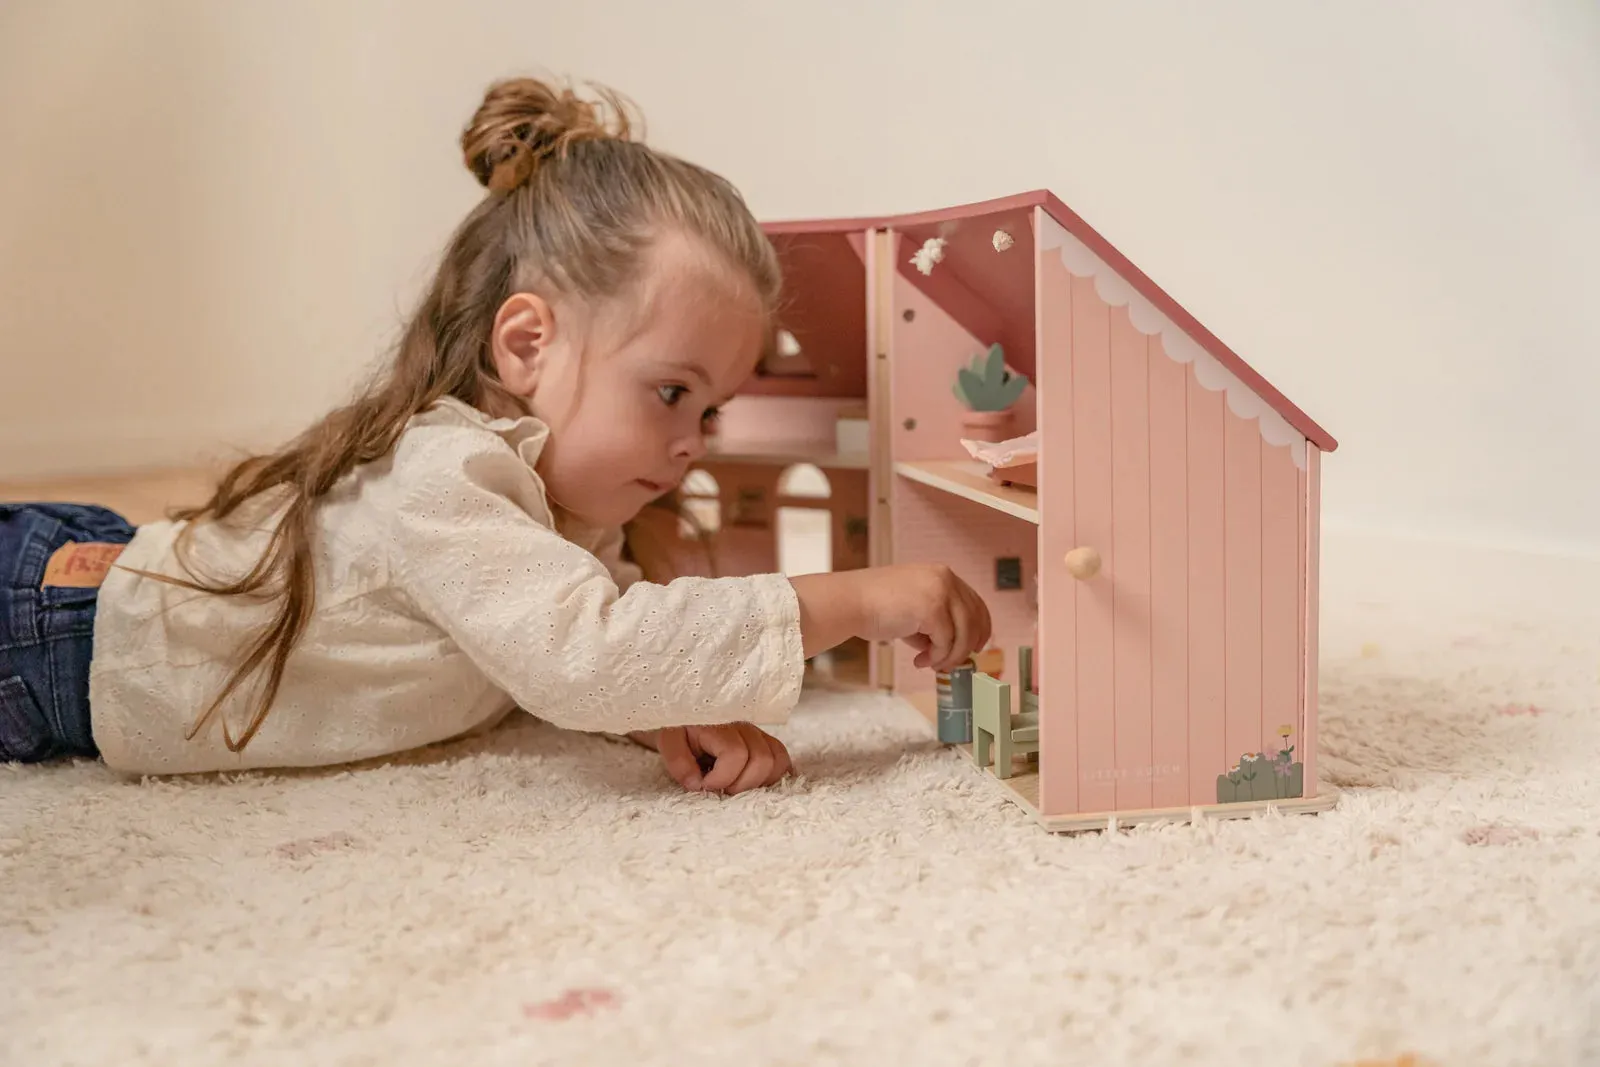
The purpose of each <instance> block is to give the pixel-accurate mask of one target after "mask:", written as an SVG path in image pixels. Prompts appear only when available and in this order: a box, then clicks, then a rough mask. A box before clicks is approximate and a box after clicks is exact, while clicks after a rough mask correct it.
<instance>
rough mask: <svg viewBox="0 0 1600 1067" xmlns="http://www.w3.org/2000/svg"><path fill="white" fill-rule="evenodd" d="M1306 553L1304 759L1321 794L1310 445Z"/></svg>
mask: <svg viewBox="0 0 1600 1067" xmlns="http://www.w3.org/2000/svg"><path fill="white" fill-rule="evenodd" d="M1305 484H1306V496H1305V499H1306V509H1305V524H1306V527H1305V528H1306V554H1305V560H1304V564H1305V585H1304V588H1305V623H1304V629H1305V641H1304V650H1305V656H1304V663H1305V666H1304V667H1303V668H1302V674H1303V676H1304V680H1305V707H1304V708H1303V709H1302V715H1303V724H1302V726H1301V728H1300V739H1301V748H1300V752H1301V759H1302V761H1303V762H1304V764H1305V770H1304V777H1305V795H1306V796H1308V797H1314V796H1316V795H1317V656H1318V653H1317V640H1318V634H1317V627H1318V610H1319V609H1318V607H1317V591H1318V587H1319V585H1320V575H1319V572H1320V569H1321V562H1320V555H1321V551H1322V548H1321V542H1322V537H1321V528H1322V452H1321V450H1320V449H1318V448H1317V447H1316V446H1315V445H1313V444H1311V443H1309V442H1308V443H1307V444H1306V473H1305Z"/></svg>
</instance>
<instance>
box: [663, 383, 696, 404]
mask: <svg viewBox="0 0 1600 1067" xmlns="http://www.w3.org/2000/svg"><path fill="white" fill-rule="evenodd" d="M688 391H689V390H688V389H686V388H684V387H683V386H681V385H663V386H661V387H660V388H658V389H657V390H656V395H657V396H659V397H661V402H662V403H663V404H665V405H667V407H669V408H670V407H677V405H678V401H680V400H682V399H683V394H684V393H687V392H688Z"/></svg>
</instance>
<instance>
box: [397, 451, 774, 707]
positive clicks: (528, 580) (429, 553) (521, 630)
mask: <svg viewBox="0 0 1600 1067" xmlns="http://www.w3.org/2000/svg"><path fill="white" fill-rule="evenodd" d="M394 473H395V476H396V477H399V478H404V479H405V481H406V487H407V488H406V492H405V494H404V496H403V497H402V498H401V500H402V502H401V504H400V506H399V507H398V508H397V510H396V513H395V514H394V515H393V517H392V522H393V530H392V535H391V539H390V541H391V543H390V558H391V563H390V566H391V570H392V573H393V576H394V581H395V584H396V585H397V587H398V588H399V589H400V591H401V592H402V593H403V594H404V595H405V596H406V597H408V598H409V599H410V600H411V601H412V602H413V603H414V604H415V606H416V608H417V609H418V611H420V612H421V613H422V614H423V615H425V616H426V617H427V618H428V619H429V620H430V621H432V622H433V623H434V625H436V626H438V627H439V628H440V629H441V630H443V631H444V633H445V634H446V635H448V637H449V638H450V640H451V641H452V642H454V643H455V644H456V645H457V646H458V647H459V648H460V649H461V650H462V651H463V652H464V653H465V654H466V655H467V656H468V657H470V658H471V659H472V661H473V662H474V663H475V664H476V665H477V666H478V668H479V669H480V670H482V672H483V673H484V675H485V676H487V677H488V678H489V679H490V681H491V682H493V684H495V685H496V686H497V687H499V688H500V689H502V690H504V691H505V692H506V693H507V694H509V695H510V697H511V698H512V699H513V700H514V701H515V702H516V703H517V704H518V705H519V706H521V707H522V708H524V709H526V710H528V711H529V712H531V713H533V714H535V715H537V716H539V717H540V718H542V719H546V720H548V721H550V722H552V723H554V724H556V725H559V726H563V727H567V728H569V729H578V730H586V731H597V732H612V733H625V732H627V731H630V730H648V729H655V728H658V727H663V726H680V725H699V724H710V723H723V722H734V721H745V722H756V723H778V722H783V721H785V720H786V719H787V717H788V713H789V710H790V709H791V708H792V707H793V706H794V704H795V702H796V701H797V700H798V698H799V693H800V683H801V676H802V672H803V670H804V654H803V651H802V641H801V635H800V622H799V605H798V602H797V601H796V599H795V595H794V589H793V587H792V586H791V585H790V584H789V582H788V580H787V579H785V578H783V577H782V576H781V575H757V576H754V577H749V578H716V579H710V578H682V579H679V580H677V581H674V582H672V583H671V584H669V585H656V584H652V583H649V582H644V581H633V582H632V583H631V584H629V585H628V588H627V590H626V592H623V591H622V590H620V589H619V588H618V576H614V575H613V574H612V573H611V572H610V571H609V570H608V569H607V567H606V565H605V564H604V563H603V562H602V561H601V560H600V559H599V558H597V557H596V556H595V555H594V554H592V553H590V552H589V551H587V550H585V549H584V548H581V547H579V546H578V545H575V544H573V543H572V542H570V541H567V540H566V539H564V538H563V537H561V536H560V535H559V534H558V533H557V532H556V531H555V529H554V528H553V527H554V522H553V520H552V519H551V516H550V510H549V507H548V504H547V503H546V501H545V496H544V491H543V486H542V484H541V483H540V481H539V478H538V476H537V475H536V474H535V473H534V472H533V470H532V469H531V463H530V462H528V457H526V456H523V455H519V454H518V452H517V451H514V450H513V449H512V448H510V447H507V446H506V445H505V444H504V443H503V442H500V441H497V440H489V439H486V438H485V437H484V435H482V434H474V433H471V432H468V431H465V430H459V429H456V428H453V427H447V426H439V427H430V428H427V429H425V430H414V431H411V432H409V433H407V434H406V435H405V436H404V438H403V440H402V442H401V445H400V447H399V448H398V449H397V451H396V458H395V472H394Z"/></svg>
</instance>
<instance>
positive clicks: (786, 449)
mask: <svg viewBox="0 0 1600 1067" xmlns="http://www.w3.org/2000/svg"><path fill="white" fill-rule="evenodd" d="M701 462H705V463H749V464H762V465H769V466H774V467H788V466H792V465H793V464H796V463H810V464H811V465H813V466H816V467H820V468H822V469H823V470H858V471H864V470H866V469H867V467H868V466H869V465H870V457H869V456H868V455H867V454H866V453H865V452H839V451H836V450H835V449H834V448H833V446H832V443H831V442H826V443H824V442H809V441H794V442H777V443H772V444H768V443H756V442H743V441H729V442H727V443H726V444H724V443H722V442H717V443H715V444H713V445H712V446H711V448H710V450H709V451H707V453H706V455H705V459H704V460H702V461H701Z"/></svg>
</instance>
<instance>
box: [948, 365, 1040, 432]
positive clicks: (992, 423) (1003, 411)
mask: <svg viewBox="0 0 1600 1067" xmlns="http://www.w3.org/2000/svg"><path fill="white" fill-rule="evenodd" d="M1027 387H1028V379H1027V376H1026V375H1022V374H1013V373H1011V372H1010V371H1009V370H1007V369H1006V357H1005V352H1004V351H1003V350H1002V349H1001V347H1000V346H999V345H998V344H993V345H990V346H989V351H988V352H986V353H979V354H978V355H976V356H973V357H972V362H971V363H970V364H968V365H967V366H965V367H962V368H961V369H960V370H959V371H957V372H956V380H955V384H954V386H953V387H952V388H953V389H954V391H955V394H956V399H957V400H959V401H961V403H962V404H963V405H964V406H965V407H966V408H967V413H966V414H965V415H963V416H962V418H961V428H962V429H963V430H964V431H966V437H967V438H969V439H970V440H973V441H989V442H1000V441H1005V440H1007V439H1009V438H1010V437H1011V435H1012V432H1013V430H1012V428H1013V427H1014V426H1015V424H1016V412H1015V411H1013V410H1012V405H1014V404H1015V403H1016V402H1017V401H1018V400H1019V399H1021V397H1022V391H1023V390H1024V389H1026V388H1027Z"/></svg>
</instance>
